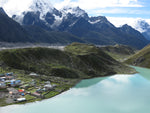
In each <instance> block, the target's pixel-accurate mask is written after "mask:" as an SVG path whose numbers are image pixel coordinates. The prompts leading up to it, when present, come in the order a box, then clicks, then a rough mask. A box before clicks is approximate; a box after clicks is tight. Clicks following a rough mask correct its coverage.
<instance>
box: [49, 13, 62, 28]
mask: <svg viewBox="0 0 150 113" xmlns="http://www.w3.org/2000/svg"><path fill="white" fill-rule="evenodd" d="M53 16H54V17H55V21H54V23H53V25H51V27H52V28H55V27H58V26H59V25H60V24H61V23H62V21H63V16H62V17H60V16H57V15H55V14H54V15H53Z"/></svg>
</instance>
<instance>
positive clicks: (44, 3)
mask: <svg viewBox="0 0 150 113" xmlns="http://www.w3.org/2000/svg"><path fill="white" fill-rule="evenodd" d="M53 9H54V7H53V6H52V4H51V3H50V1H49V0H33V1H32V4H31V6H30V7H29V10H31V11H33V12H40V18H43V16H44V15H46V14H47V12H50V13H51V12H53Z"/></svg>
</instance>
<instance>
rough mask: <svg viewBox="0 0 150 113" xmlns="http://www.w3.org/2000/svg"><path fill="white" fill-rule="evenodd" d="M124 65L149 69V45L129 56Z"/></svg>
mask: <svg viewBox="0 0 150 113" xmlns="http://www.w3.org/2000/svg"><path fill="white" fill-rule="evenodd" d="M125 63H128V64H131V65H135V66H141V67H147V68H150V45H148V46H146V47H145V48H143V49H142V50H140V51H139V52H137V53H136V54H134V55H133V56H131V57H130V58H129V59H127V60H126V61H125Z"/></svg>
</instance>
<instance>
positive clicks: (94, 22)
mask: <svg viewBox="0 0 150 113" xmlns="http://www.w3.org/2000/svg"><path fill="white" fill-rule="evenodd" d="M100 21H101V20H96V21H93V22H92V21H90V20H89V21H88V22H89V23H90V24H96V23H98V22H100Z"/></svg>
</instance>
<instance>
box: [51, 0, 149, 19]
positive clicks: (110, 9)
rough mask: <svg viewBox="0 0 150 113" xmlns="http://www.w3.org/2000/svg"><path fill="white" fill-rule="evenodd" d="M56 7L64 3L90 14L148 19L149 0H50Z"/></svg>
mask: <svg viewBox="0 0 150 113" xmlns="http://www.w3.org/2000/svg"><path fill="white" fill-rule="evenodd" d="M50 1H51V3H52V4H53V5H54V6H55V7H56V8H58V9H60V8H61V7H63V6H65V5H72V6H79V7H81V8H82V9H84V10H85V11H86V12H87V13H88V14H89V15H90V16H98V15H103V16H107V17H130V18H145V19H150V1H149V0H50Z"/></svg>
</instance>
